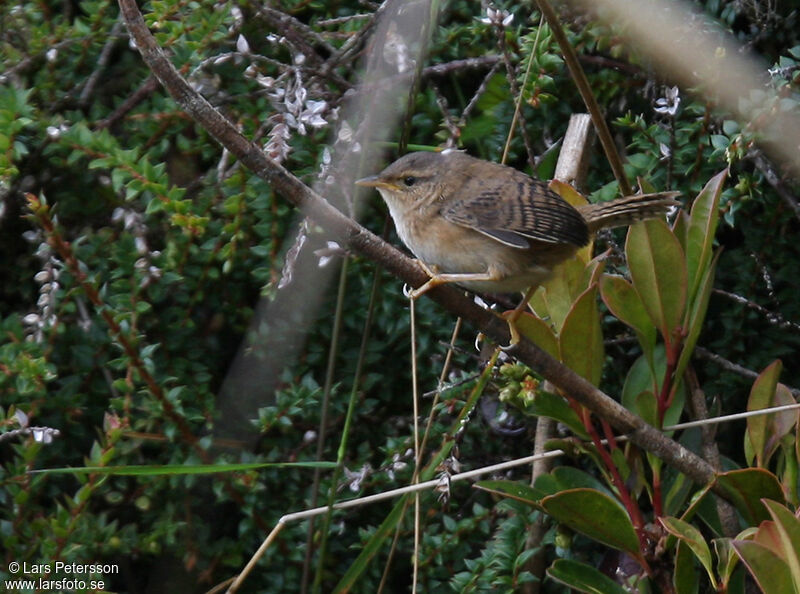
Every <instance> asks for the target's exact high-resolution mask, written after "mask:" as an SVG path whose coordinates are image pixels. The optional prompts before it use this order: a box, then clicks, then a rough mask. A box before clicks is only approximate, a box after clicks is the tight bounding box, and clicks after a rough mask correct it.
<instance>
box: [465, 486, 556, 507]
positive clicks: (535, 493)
mask: <svg viewBox="0 0 800 594" xmlns="http://www.w3.org/2000/svg"><path fill="white" fill-rule="evenodd" d="M475 487H476V488H477V489H481V490H483V491H488V492H490V493H496V494H497V495H501V496H503V497H509V498H511V499H516V500H517V501H521V502H522V503H527V504H528V505H534V506H537V507H538V505H539V501H540V500H541V499H542V497H545V496H546V495H547V493H545V492H544V491H540V490H539V489H536V488H534V487H531V486H529V485H525V484H523V483H520V482H517V481H478V482H477V483H475Z"/></svg>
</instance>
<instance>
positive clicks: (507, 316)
mask: <svg viewBox="0 0 800 594" xmlns="http://www.w3.org/2000/svg"><path fill="white" fill-rule="evenodd" d="M538 288H539V287H538V285H534V286H532V287H530V288H529V289H528V290H527V291H526V292H525V296H524V297H523V298H522V301H521V302H520V304H519V305H518V306H517V307H516V308H515V309H514V310H513V311H512V312H510V313H504V314H503V319H504V320H505V321H506V323H507V324H508V331H509V333H510V334H511V342H510V343H509V344H508V346H506V347H503V348H504V349H509V348H511V347H513V346H514V345H516V344H517V343H518V342H519V341H520V340H522V337H521V336H520V333H519V330H517V320H518V319H519V317H520V316H521V315H522V312H523V311H524V310H525V308H527V307H528V302H529V301H530V300H531V297H533V294H534V293H535V292H536V289H538Z"/></svg>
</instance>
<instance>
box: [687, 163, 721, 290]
mask: <svg viewBox="0 0 800 594" xmlns="http://www.w3.org/2000/svg"><path fill="white" fill-rule="evenodd" d="M726 176H727V170H726V169H723V170H722V171H721V172H719V173H718V174H717V175H715V176H714V177H712V178H711V179H710V180H709V181H708V183H707V184H706V185H705V187H704V188H703V189H702V190H701V191H700V193H699V194H698V195H697V197H696V198H695V199H694V203H693V204H692V212H691V215H690V216H689V227H688V229H687V234H686V269H687V270H686V271H687V276H688V280H689V301H690V302H691V301H694V299H695V296H696V295H697V293H698V291H699V290H700V286H701V284H702V282H703V278H704V277H705V274H706V271H705V269H706V267H707V266H708V264H709V262H710V261H711V253H712V251H713V245H714V233H715V232H716V230H717V223H718V221H719V197H720V195H721V194H722V186H723V185H724V183H725V178H726Z"/></svg>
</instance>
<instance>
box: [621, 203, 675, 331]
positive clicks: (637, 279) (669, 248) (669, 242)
mask: <svg viewBox="0 0 800 594" xmlns="http://www.w3.org/2000/svg"><path fill="white" fill-rule="evenodd" d="M625 253H626V255H627V257H628V265H629V267H630V270H631V278H632V279H633V287H634V288H635V289H636V292H637V293H639V297H640V298H641V300H642V303H643V304H644V307H645V310H647V313H648V315H649V316H650V319H651V320H652V322H653V324H654V325H655V326H656V327H657V328H658V329H659V330H660V331H661V334H662V336H663V337H664V339H665V341H671V340H672V333H673V331H674V330H675V329H676V328H678V327H680V325H681V323H682V321H683V314H684V309H685V307H686V287H687V280H686V259H685V256H684V254H683V249H682V248H681V245H680V242H679V241H678V238H677V237H675V235H673V233H672V231H670V229H669V227H668V226H667V224H666V223H665V222H664V221H661V220H658V219H653V220H650V221H643V222H641V223H636V224H635V225H633V226H631V228H630V230H629V231H628V240H627V242H626V244H625Z"/></svg>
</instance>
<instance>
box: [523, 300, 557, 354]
mask: <svg viewBox="0 0 800 594" xmlns="http://www.w3.org/2000/svg"><path fill="white" fill-rule="evenodd" d="M515 324H516V327H517V330H519V333H520V334H522V336H524V337H525V338H527V339H528V340H530V341H531V342H532V343H533V344H535V345H536V346H538V347H539V348H540V349H542V350H543V351H545V352H546V353H547V354H548V355H550V356H552V357H554V358H555V359H558V339H557V338H556V335H555V332H553V329H552V328H551V327H550V324H548V323H547V322H545V321H544V320H543V319H541V318H540V317H538V316H535V315H533V314H532V313H530V312H527V311H524V312H522V314H520V316H519V318H517V321H516V322H515Z"/></svg>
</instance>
